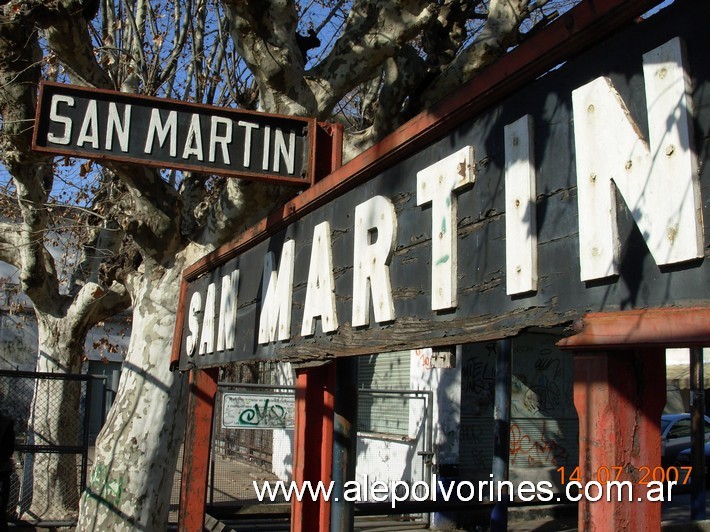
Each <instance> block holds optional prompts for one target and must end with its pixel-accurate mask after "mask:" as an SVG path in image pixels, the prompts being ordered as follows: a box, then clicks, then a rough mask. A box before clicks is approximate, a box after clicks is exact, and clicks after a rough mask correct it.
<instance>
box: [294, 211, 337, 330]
mask: <svg viewBox="0 0 710 532" xmlns="http://www.w3.org/2000/svg"><path fill="white" fill-rule="evenodd" d="M318 317H320V319H321V329H322V330H323V332H324V333H326V332H333V331H336V330H337V329H338V313H337V312H336V310H335V279H334V278H333V254H332V251H331V242H330V223H329V222H322V223H320V224H318V225H316V227H315V228H314V229H313V247H312V248H311V262H310V264H309V266H308V285H307V287H306V302H305V304H304V306H303V323H302V324H301V336H313V335H314V334H315V333H316V322H315V319H316V318H318Z"/></svg>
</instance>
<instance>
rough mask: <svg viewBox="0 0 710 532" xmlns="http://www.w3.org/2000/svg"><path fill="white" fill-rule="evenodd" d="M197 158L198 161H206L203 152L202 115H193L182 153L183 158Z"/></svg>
mask: <svg viewBox="0 0 710 532" xmlns="http://www.w3.org/2000/svg"><path fill="white" fill-rule="evenodd" d="M192 156H195V157H197V160H198V161H204V160H205V156H204V153H203V151H202V129H201V128H200V115H195V114H193V115H192V118H191V119H190V127H189V129H188V130H187V140H186V141H185V149H184V150H183V151H182V158H183V159H189V158H190V157H192Z"/></svg>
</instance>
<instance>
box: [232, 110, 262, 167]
mask: <svg viewBox="0 0 710 532" xmlns="http://www.w3.org/2000/svg"><path fill="white" fill-rule="evenodd" d="M237 125H238V126H239V127H243V128H244V155H243V158H244V160H243V161H242V164H243V165H244V167H245V168H249V166H251V135H252V131H253V130H255V129H259V124H253V123H251V122H246V121H244V120H240V121H239V122H237Z"/></svg>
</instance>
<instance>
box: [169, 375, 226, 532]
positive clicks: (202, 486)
mask: <svg viewBox="0 0 710 532" xmlns="http://www.w3.org/2000/svg"><path fill="white" fill-rule="evenodd" d="M218 373H219V368H210V369H207V370H199V369H194V370H192V371H190V377H189V378H190V382H189V391H188V393H189V395H188V402H187V414H186V415H187V419H188V423H187V424H186V427H185V446H184V452H183V460H182V478H181V480H180V509H179V511H178V530H180V531H181V532H202V530H203V527H204V521H205V503H206V498H207V477H208V469H209V461H210V442H211V441H212V419H213V415H214V402H215V397H216V395H217V378H218Z"/></svg>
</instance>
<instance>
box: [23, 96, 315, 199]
mask: <svg viewBox="0 0 710 532" xmlns="http://www.w3.org/2000/svg"><path fill="white" fill-rule="evenodd" d="M315 130H316V121H315V120H314V119H311V118H302V117H293V116H282V115H273V114H267V113H257V112H252V111H242V110H236V109H228V108H223V107H214V106H207V105H200V104H193V103H185V102H180V101H176V100H170V99H164V98H152V97H146V96H136V95H131V94H126V93H122V92H116V91H105V90H96V89H87V88H85V87H76V86H72V85H66V84H58V83H48V82H45V83H43V84H42V86H41V89H40V97H39V105H38V106H37V117H36V120H35V137H34V141H33V148H34V149H35V150H38V151H42V152H46V153H51V154H55V155H69V156H75V157H85V158H88V159H96V160H102V161H115V162H118V163H121V162H125V163H139V164H144V165H147V166H151V167H155V168H173V169H177V170H185V171H197V172H205V173H212V174H219V175H226V176H232V177H240V178H244V179H253V180H259V181H270V182H278V183H281V184H293V185H303V186H307V185H310V184H311V181H312V176H313V171H312V168H311V165H312V160H313V157H312V156H311V152H312V149H313V146H314V142H313V139H314V136H315Z"/></svg>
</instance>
